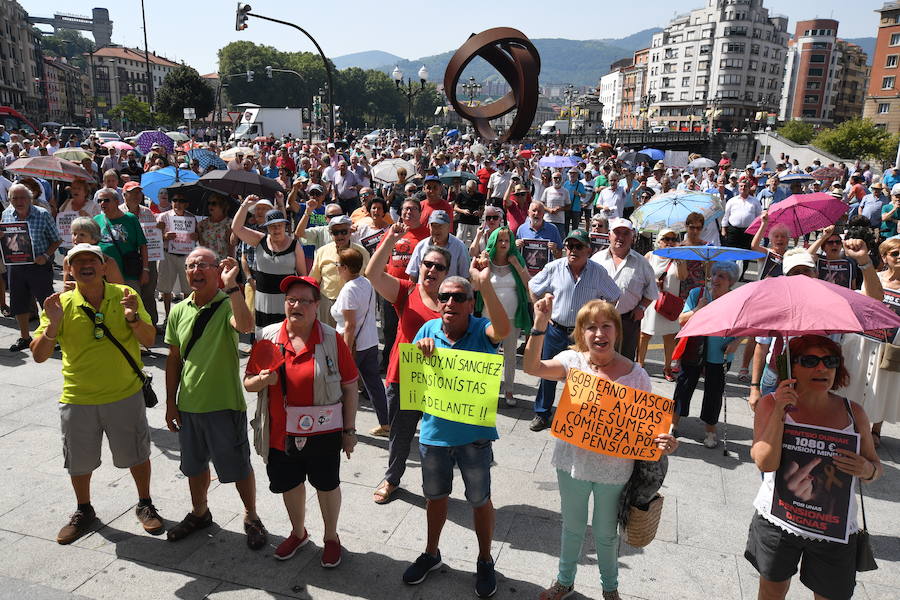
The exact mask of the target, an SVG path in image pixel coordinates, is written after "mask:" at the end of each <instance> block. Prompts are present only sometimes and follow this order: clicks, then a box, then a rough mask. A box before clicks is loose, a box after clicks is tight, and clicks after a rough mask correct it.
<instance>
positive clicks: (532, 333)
mask: <svg viewBox="0 0 900 600" xmlns="http://www.w3.org/2000/svg"><path fill="white" fill-rule="evenodd" d="M545 333H547V330H546V329H544V330H543V331H541V330H540V329H532V330H531V335H533V336H539V335H544V334H545Z"/></svg>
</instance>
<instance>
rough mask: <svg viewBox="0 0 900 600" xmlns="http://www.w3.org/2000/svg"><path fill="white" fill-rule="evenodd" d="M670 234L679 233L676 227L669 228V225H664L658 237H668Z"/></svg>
mask: <svg viewBox="0 0 900 600" xmlns="http://www.w3.org/2000/svg"><path fill="white" fill-rule="evenodd" d="M670 234H671V235H678V234H677V233H675V230H674V229H669V228H668V227H663V228H662V229H660V230H659V233H657V234H656V239H659V238H661V237H666V236H667V235H670Z"/></svg>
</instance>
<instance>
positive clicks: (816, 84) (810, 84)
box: [806, 81, 822, 90]
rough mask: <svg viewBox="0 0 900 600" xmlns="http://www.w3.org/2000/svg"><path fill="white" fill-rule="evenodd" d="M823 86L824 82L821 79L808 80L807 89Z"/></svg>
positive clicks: (816, 88)
mask: <svg viewBox="0 0 900 600" xmlns="http://www.w3.org/2000/svg"><path fill="white" fill-rule="evenodd" d="M821 88H822V82H820V81H807V82H806V89H808V90H818V89H821Z"/></svg>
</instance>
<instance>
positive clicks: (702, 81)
mask: <svg viewBox="0 0 900 600" xmlns="http://www.w3.org/2000/svg"><path fill="white" fill-rule="evenodd" d="M708 82H709V77H707V76H705V75H701V76H700V77H698V78H697V85H706V84H707V83H708Z"/></svg>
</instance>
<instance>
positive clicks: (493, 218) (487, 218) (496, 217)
mask: <svg viewBox="0 0 900 600" xmlns="http://www.w3.org/2000/svg"><path fill="white" fill-rule="evenodd" d="M499 219H500V215H485V217H484V220H485V221H497V220H499Z"/></svg>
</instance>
